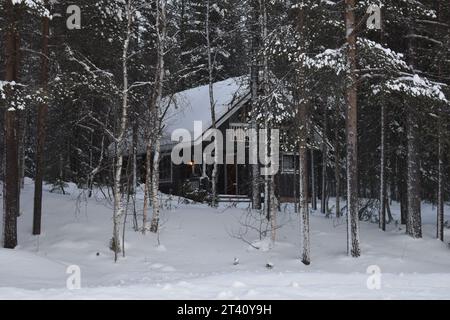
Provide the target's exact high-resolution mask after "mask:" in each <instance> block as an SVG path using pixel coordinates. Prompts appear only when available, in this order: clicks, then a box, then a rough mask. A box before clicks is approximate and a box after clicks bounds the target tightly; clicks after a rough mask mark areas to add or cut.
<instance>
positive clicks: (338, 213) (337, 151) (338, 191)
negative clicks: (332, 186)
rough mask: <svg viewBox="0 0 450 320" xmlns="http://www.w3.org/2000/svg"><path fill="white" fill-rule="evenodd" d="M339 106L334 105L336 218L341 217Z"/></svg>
mask: <svg viewBox="0 0 450 320" xmlns="http://www.w3.org/2000/svg"><path fill="white" fill-rule="evenodd" d="M340 116H341V114H340V108H339V104H337V105H336V125H335V128H334V130H335V131H334V132H335V136H334V177H335V180H336V217H338V218H339V217H340V216H341V166H340V158H339V157H340V143H339V118H340Z"/></svg>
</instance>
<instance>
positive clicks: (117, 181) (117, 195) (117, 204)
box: [111, 0, 133, 261]
mask: <svg viewBox="0 0 450 320" xmlns="http://www.w3.org/2000/svg"><path fill="white" fill-rule="evenodd" d="M125 10H126V11H125V12H126V17H127V29H126V34H125V40H124V43H123V50H122V81H123V88H122V113H121V118H120V124H119V132H118V137H117V139H116V160H115V166H114V170H115V173H114V214H113V237H112V241H111V249H112V250H113V251H114V261H117V259H118V254H119V252H120V248H121V245H120V221H121V217H122V215H123V213H124V204H123V187H122V167H123V152H124V151H125V149H124V148H123V145H124V140H125V138H126V132H127V124H128V121H127V120H128V107H129V105H128V94H129V85H128V82H129V81H128V51H129V46H130V39H131V32H132V30H131V29H132V22H133V16H132V6H131V3H130V1H129V0H128V1H127V2H126V3H125Z"/></svg>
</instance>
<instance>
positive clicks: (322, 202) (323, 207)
mask: <svg viewBox="0 0 450 320" xmlns="http://www.w3.org/2000/svg"><path fill="white" fill-rule="evenodd" d="M327 127H328V121H327V107H326V106H325V110H324V115H323V133H322V188H321V189H322V191H321V198H320V212H321V213H323V214H326V213H327V210H328V208H327V158H328V148H327V140H326V136H327V130H328V128H327Z"/></svg>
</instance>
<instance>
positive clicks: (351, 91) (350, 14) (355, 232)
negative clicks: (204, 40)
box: [345, 0, 361, 257]
mask: <svg viewBox="0 0 450 320" xmlns="http://www.w3.org/2000/svg"><path fill="white" fill-rule="evenodd" d="M345 4H346V11H345V20H346V30H347V43H348V64H349V66H350V70H349V81H350V83H349V84H347V208H348V216H347V221H348V225H347V229H348V235H347V251H348V254H349V255H351V256H352V257H359V256H360V255H361V249H360V244H359V217H358V109H357V108H358V91H357V75H356V69H357V47H356V41H357V39H356V30H355V28H356V23H355V9H356V8H355V0H346V1H345Z"/></svg>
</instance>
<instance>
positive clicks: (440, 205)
mask: <svg viewBox="0 0 450 320" xmlns="http://www.w3.org/2000/svg"><path fill="white" fill-rule="evenodd" d="M441 117H442V115H440V118H439V124H438V126H439V128H438V130H439V137H438V140H439V141H438V201H437V225H436V227H437V233H436V236H437V238H438V239H439V240H441V241H444V198H443V194H442V189H443V180H444V174H443V170H444V168H443V166H444V152H443V150H442V148H443V145H442V120H441Z"/></svg>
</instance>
